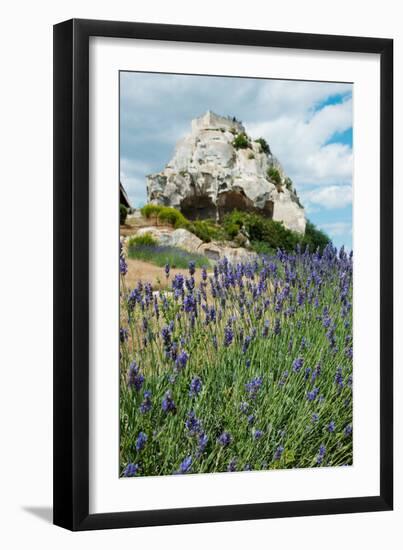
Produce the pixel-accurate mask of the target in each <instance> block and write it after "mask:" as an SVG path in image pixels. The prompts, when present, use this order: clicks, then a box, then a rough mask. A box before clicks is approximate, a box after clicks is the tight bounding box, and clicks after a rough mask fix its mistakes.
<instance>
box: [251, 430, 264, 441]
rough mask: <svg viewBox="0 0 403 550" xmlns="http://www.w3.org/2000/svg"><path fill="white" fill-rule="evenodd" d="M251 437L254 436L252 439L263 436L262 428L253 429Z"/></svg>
mask: <svg viewBox="0 0 403 550" xmlns="http://www.w3.org/2000/svg"><path fill="white" fill-rule="evenodd" d="M253 437H254V439H261V438H262V437H263V432H262V430H254V431H253Z"/></svg>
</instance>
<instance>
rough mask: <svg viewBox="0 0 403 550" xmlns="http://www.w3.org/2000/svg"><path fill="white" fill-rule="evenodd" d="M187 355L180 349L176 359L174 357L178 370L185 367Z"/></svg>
mask: <svg viewBox="0 0 403 550" xmlns="http://www.w3.org/2000/svg"><path fill="white" fill-rule="evenodd" d="M188 359H189V355H188V354H187V353H186V351H185V350H182V351H181V352H180V353H179V355H178V357H177V359H176V367H177V369H178V370H182V369H184V368H185V367H186V363H187V362H188Z"/></svg>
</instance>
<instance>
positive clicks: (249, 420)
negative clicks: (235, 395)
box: [247, 414, 255, 424]
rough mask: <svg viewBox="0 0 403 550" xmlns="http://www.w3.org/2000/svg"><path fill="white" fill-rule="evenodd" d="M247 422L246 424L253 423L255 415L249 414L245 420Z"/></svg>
mask: <svg viewBox="0 0 403 550" xmlns="http://www.w3.org/2000/svg"><path fill="white" fill-rule="evenodd" d="M247 420H248V424H253V423H254V422H255V415H254V414H250V415H249V416H248V418H247Z"/></svg>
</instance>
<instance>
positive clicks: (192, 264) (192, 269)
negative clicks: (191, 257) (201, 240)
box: [189, 261, 196, 275]
mask: <svg viewBox="0 0 403 550" xmlns="http://www.w3.org/2000/svg"><path fill="white" fill-rule="evenodd" d="M195 271H196V264H195V262H194V261H190V262H189V273H190V275H194V274H195Z"/></svg>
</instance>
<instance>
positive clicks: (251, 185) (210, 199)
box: [147, 111, 306, 233]
mask: <svg viewBox="0 0 403 550" xmlns="http://www.w3.org/2000/svg"><path fill="white" fill-rule="evenodd" d="M147 194H148V200H149V202H152V203H155V204H163V205H166V206H173V207H175V208H178V209H179V210H181V211H182V212H183V214H184V215H185V216H186V217H187V218H189V219H203V218H204V219H205V218H213V219H217V220H219V219H221V218H222V217H223V216H224V215H225V214H226V213H227V212H230V211H232V210H235V209H237V210H247V211H250V212H259V213H261V214H263V215H265V216H267V217H269V218H272V219H273V220H276V221H281V222H283V223H284V225H285V226H286V227H287V228H289V229H292V230H294V231H298V232H299V233H304V232H305V225H306V219H305V212H304V209H303V207H302V205H301V204H300V202H299V199H298V197H297V194H296V191H295V189H294V188H293V185H292V182H291V180H290V179H289V178H287V176H286V174H285V173H284V170H283V169H282V167H281V165H280V163H279V162H278V160H277V159H276V158H275V157H274V156H273V154H272V153H271V151H270V147H269V146H268V144H267V143H266V142H265V141H264V140H257V141H253V140H252V139H251V138H250V137H249V136H248V135H247V134H246V131H245V128H244V126H243V125H242V124H241V123H240V122H239V121H237V120H236V119H235V118H228V117H222V116H219V115H216V114H214V113H212V112H211V111H208V112H207V113H206V114H205V115H204V116H202V117H200V118H196V119H195V120H193V121H192V131H191V133H190V134H189V135H188V136H186V137H185V138H183V139H182V140H181V141H180V142H179V143H178V144H177V146H176V150H175V154H174V157H173V159H172V160H171V161H170V162H169V163H168V164H167V165H166V167H165V169H164V170H163V171H162V172H159V173H158V174H152V175H150V176H148V177H147Z"/></svg>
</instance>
